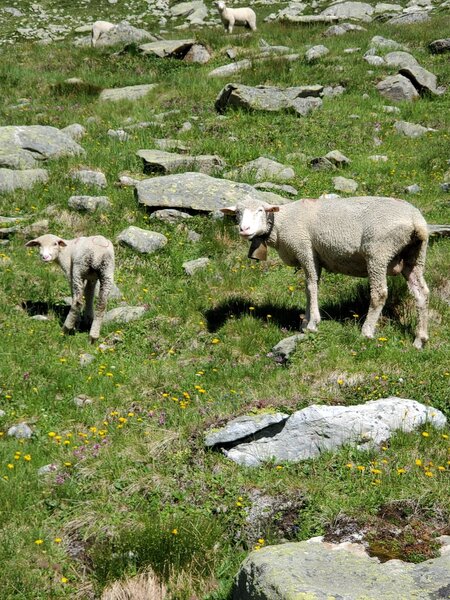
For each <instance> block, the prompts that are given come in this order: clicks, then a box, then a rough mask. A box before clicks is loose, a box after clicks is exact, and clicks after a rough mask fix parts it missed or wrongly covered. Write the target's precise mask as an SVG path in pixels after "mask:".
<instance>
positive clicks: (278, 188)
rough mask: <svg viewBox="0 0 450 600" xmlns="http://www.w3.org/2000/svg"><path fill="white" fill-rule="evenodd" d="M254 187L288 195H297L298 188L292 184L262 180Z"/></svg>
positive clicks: (263, 190)
mask: <svg viewBox="0 0 450 600" xmlns="http://www.w3.org/2000/svg"><path fill="white" fill-rule="evenodd" d="M254 188H255V189H256V190H261V191H262V192H275V193H276V194H277V193H281V194H287V195H288V196H297V194H298V190H297V189H296V188H295V187H293V186H292V185H288V184H286V183H284V184H281V185H280V184H278V183H272V182H271V181H261V183H255V185H254Z"/></svg>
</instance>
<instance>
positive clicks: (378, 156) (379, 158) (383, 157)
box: [367, 154, 388, 162]
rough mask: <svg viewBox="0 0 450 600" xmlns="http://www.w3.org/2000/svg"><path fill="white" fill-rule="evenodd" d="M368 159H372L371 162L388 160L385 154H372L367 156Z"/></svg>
mask: <svg viewBox="0 0 450 600" xmlns="http://www.w3.org/2000/svg"><path fill="white" fill-rule="evenodd" d="M367 158H368V159H369V160H372V161H373V162H387V161H388V157H387V156H386V155H385V154H372V155H371V156H368V157H367Z"/></svg>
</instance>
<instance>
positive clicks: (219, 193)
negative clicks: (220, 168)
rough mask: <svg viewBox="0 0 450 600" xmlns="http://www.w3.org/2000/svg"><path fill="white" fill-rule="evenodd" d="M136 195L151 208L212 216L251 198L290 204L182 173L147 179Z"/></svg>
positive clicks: (239, 186) (248, 187)
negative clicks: (203, 213)
mask: <svg viewBox="0 0 450 600" xmlns="http://www.w3.org/2000/svg"><path fill="white" fill-rule="evenodd" d="M135 195H136V197H137V199H138V201H139V202H140V203H141V204H145V205H146V206H148V207H149V208H180V209H190V210H194V211H201V212H213V211H216V210H219V209H221V208H225V207H226V206H229V205H232V204H235V203H236V202H238V201H239V200H240V199H243V198H246V197H247V196H249V195H251V196H252V197H253V198H259V199H261V200H263V201H265V202H269V203H271V204H286V203H287V202H288V200H286V198H283V197H281V196H278V195H277V194H273V193H270V192H259V191H258V190H255V188H254V187H253V186H251V185H247V184H246V183H236V182H235V181H229V180H228V179H218V178H216V177H210V176H209V175H204V174H203V173H181V174H179V175H163V176H161V177H153V178H151V179H144V180H143V181H139V182H138V183H137V184H136V188H135Z"/></svg>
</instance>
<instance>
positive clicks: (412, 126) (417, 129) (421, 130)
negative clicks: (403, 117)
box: [394, 121, 436, 138]
mask: <svg viewBox="0 0 450 600" xmlns="http://www.w3.org/2000/svg"><path fill="white" fill-rule="evenodd" d="M394 128H395V130H396V131H397V133H402V134H403V135H405V136H406V137H410V138H418V137H421V136H422V135H424V134H425V133H428V132H429V131H436V130H435V129H432V128H431V127H424V126H423V125H417V124H416V123H408V121H395V123H394Z"/></svg>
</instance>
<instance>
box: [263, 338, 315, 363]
mask: <svg viewBox="0 0 450 600" xmlns="http://www.w3.org/2000/svg"><path fill="white" fill-rule="evenodd" d="M305 339H306V334H305V333H296V334H295V335H290V336H289V337H287V338H284V339H282V340H280V341H279V342H278V344H275V346H274V347H273V348H272V350H271V351H270V352H269V354H268V355H267V356H268V357H269V358H273V359H275V362H278V363H281V364H283V363H285V362H287V361H288V360H289V359H290V357H291V354H293V353H294V351H295V349H296V348H297V346H298V344H299V343H300V342H303V341H304V340H305Z"/></svg>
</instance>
